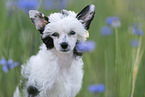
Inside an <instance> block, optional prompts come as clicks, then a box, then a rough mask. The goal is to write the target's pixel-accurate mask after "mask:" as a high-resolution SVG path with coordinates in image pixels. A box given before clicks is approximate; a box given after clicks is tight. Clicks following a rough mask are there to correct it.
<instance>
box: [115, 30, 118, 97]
mask: <svg viewBox="0 0 145 97" xmlns="http://www.w3.org/2000/svg"><path fill="white" fill-rule="evenodd" d="M117 77H118V29H117V28H115V84H117V79H118V78H117ZM117 91H118V89H117V86H115V92H116V93H117ZM115 96H117V94H116V95H115Z"/></svg>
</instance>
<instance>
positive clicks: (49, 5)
mask: <svg viewBox="0 0 145 97" xmlns="http://www.w3.org/2000/svg"><path fill="white" fill-rule="evenodd" d="M68 1H70V0H46V1H44V2H43V7H44V9H45V10H49V9H60V10H62V9H64V8H67V4H68Z"/></svg>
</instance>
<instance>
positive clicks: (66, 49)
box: [60, 42, 69, 52]
mask: <svg viewBox="0 0 145 97" xmlns="http://www.w3.org/2000/svg"><path fill="white" fill-rule="evenodd" d="M60 46H61V48H62V50H61V51H63V52H67V51H69V49H68V43H67V42H63V43H61V44H60Z"/></svg>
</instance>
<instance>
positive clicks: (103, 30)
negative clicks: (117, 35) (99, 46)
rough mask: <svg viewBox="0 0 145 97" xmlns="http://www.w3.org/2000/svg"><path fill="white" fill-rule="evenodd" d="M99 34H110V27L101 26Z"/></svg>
mask: <svg viewBox="0 0 145 97" xmlns="http://www.w3.org/2000/svg"><path fill="white" fill-rule="evenodd" d="M101 34H102V36H108V35H110V34H112V29H111V28H110V27H109V26H105V27H102V28H101Z"/></svg>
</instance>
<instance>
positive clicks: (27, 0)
mask: <svg viewBox="0 0 145 97" xmlns="http://www.w3.org/2000/svg"><path fill="white" fill-rule="evenodd" d="M38 6H39V1H38V0H19V1H18V2H17V7H18V8H19V9H22V10H25V11H26V12H27V13H28V12H29V10H35V9H37V8H38Z"/></svg>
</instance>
